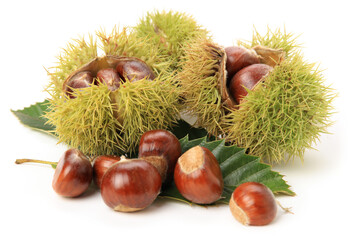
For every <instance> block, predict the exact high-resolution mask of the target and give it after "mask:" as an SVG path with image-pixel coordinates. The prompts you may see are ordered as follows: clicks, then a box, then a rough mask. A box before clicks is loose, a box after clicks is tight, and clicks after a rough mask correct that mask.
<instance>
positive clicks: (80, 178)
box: [15, 149, 92, 197]
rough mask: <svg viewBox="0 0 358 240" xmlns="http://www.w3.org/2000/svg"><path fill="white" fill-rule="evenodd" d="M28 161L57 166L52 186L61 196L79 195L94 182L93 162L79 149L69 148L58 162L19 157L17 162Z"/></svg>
mask: <svg viewBox="0 0 358 240" xmlns="http://www.w3.org/2000/svg"><path fill="white" fill-rule="evenodd" d="M26 162H32V163H42V164H49V165H52V166H56V170H55V174H54V176H53V179H52V188H53V190H55V192H56V193H58V194H59V195H61V196H64V197H77V196H79V195H81V194H82V193H84V192H85V191H86V190H87V189H88V187H89V185H90V184H91V182H92V164H91V162H90V161H89V159H88V158H87V157H86V156H85V155H84V154H83V153H82V152H81V151H80V150H78V149H68V150H67V151H66V152H64V154H63V155H62V156H61V158H60V160H59V161H58V162H49V161H42V160H34V159H17V160H16V161H15V163H16V164H22V163H26Z"/></svg>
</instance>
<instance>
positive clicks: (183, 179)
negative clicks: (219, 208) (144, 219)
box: [174, 146, 224, 204]
mask: <svg viewBox="0 0 358 240" xmlns="http://www.w3.org/2000/svg"><path fill="white" fill-rule="evenodd" d="M174 182H175V185H176V186H177V188H178V190H179V192H180V193H181V194H182V195H183V196H184V197H185V198H186V199H188V200H190V201H192V202H194V203H199V204H210V203H213V202H215V201H217V200H218V199H219V198H220V197H221V194H222V192H223V189H224V181H223V177H222V173H221V169H220V166H219V163H218V161H217V160H216V158H215V156H214V155H213V154H212V152H210V150H209V149H207V148H205V147H201V146H196V147H193V148H191V149H189V150H188V151H186V152H185V153H184V154H183V155H182V156H181V157H180V158H179V159H178V162H177V164H176V166H175V170H174Z"/></svg>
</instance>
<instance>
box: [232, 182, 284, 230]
mask: <svg viewBox="0 0 358 240" xmlns="http://www.w3.org/2000/svg"><path fill="white" fill-rule="evenodd" d="M229 206H230V210H231V213H232V215H233V216H234V217H235V218H236V219H237V220H238V221H239V222H240V223H242V224H244V225H254V226H262V225H267V224H269V223H270V222H272V220H273V219H274V218H275V216H276V212H277V204H276V201H275V197H274V195H273V193H272V192H271V190H270V189H269V188H268V187H266V186H265V185H263V184H261V183H257V182H246V183H243V184H241V185H239V186H238V187H237V188H236V189H235V191H234V192H233V194H232V196H231V199H230V203H229Z"/></svg>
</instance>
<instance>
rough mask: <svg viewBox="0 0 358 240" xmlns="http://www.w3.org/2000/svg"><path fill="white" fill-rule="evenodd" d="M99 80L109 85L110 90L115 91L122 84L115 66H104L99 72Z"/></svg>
mask: <svg viewBox="0 0 358 240" xmlns="http://www.w3.org/2000/svg"><path fill="white" fill-rule="evenodd" d="M97 78H98V81H100V82H101V83H104V84H106V85H107V87H108V89H109V90H110V91H115V90H116V89H118V88H119V87H120V85H121V82H122V80H121V78H120V77H119V74H118V72H116V71H115V70H114V69H113V68H104V69H101V70H99V71H98V72H97Z"/></svg>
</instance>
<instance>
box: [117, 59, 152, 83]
mask: <svg viewBox="0 0 358 240" xmlns="http://www.w3.org/2000/svg"><path fill="white" fill-rule="evenodd" d="M116 70H117V72H118V73H119V75H120V77H121V78H122V79H128V80H129V81H130V82H136V81H138V80H141V79H144V78H147V79H148V80H153V79H154V78H155V75H154V73H153V71H152V70H151V69H150V67H149V66H148V65H147V64H146V63H144V62H141V61H138V60H137V61H134V60H128V61H121V62H119V63H118V65H117V67H116Z"/></svg>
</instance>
